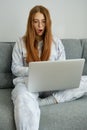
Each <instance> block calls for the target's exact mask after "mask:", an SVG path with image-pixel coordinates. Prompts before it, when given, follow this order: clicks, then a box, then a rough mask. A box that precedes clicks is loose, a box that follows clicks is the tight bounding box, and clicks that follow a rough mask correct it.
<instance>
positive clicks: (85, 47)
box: [81, 39, 87, 75]
mask: <svg viewBox="0 0 87 130" xmlns="http://www.w3.org/2000/svg"><path fill="white" fill-rule="evenodd" d="M81 41H82V47H83V52H82V57H83V58H85V65H84V70H83V74H84V75H87V39H82V40H81Z"/></svg>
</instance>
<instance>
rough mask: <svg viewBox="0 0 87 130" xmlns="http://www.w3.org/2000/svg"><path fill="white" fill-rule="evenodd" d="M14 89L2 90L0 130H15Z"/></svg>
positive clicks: (0, 95) (0, 93) (0, 98)
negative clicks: (12, 91) (12, 96)
mask: <svg viewBox="0 0 87 130" xmlns="http://www.w3.org/2000/svg"><path fill="white" fill-rule="evenodd" d="M11 90H12V89H0V130H15V125H14V117H13V104H12V100H11Z"/></svg>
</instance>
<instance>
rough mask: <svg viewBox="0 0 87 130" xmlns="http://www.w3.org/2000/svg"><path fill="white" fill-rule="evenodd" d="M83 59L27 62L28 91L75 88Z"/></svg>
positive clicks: (77, 84)
mask: <svg viewBox="0 0 87 130" xmlns="http://www.w3.org/2000/svg"><path fill="white" fill-rule="evenodd" d="M84 62H85V60H84V59H70V60H63V61H43V62H31V63H29V77H28V89H29V91H30V92H42V91H54V90H63V89H71V88H77V87H79V84H80V79H81V75H82V72H83V67H84Z"/></svg>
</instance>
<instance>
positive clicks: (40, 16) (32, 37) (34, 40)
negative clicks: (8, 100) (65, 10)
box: [12, 6, 83, 130]
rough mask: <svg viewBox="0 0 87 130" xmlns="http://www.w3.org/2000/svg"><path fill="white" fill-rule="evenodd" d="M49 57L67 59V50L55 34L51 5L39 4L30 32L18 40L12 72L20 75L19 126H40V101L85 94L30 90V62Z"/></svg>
mask: <svg viewBox="0 0 87 130" xmlns="http://www.w3.org/2000/svg"><path fill="white" fill-rule="evenodd" d="M48 60H50V61H55V60H65V50H64V46H63V44H62V42H61V40H60V39H58V38H56V37H53V35H52V32H51V18H50V14H49V11H48V9H47V8H45V7H43V6H35V7H33V8H32V9H31V11H30V13H29V17H28V22H27V28H26V33H25V35H24V36H23V37H22V38H19V40H18V41H17V42H16V44H15V46H14V48H13V53H12V72H13V74H14V75H15V76H16V78H15V79H14V80H13V83H14V85H15V88H14V89H13V91H12V100H13V103H14V116H15V123H16V128H17V130H38V129H39V121H40V109H39V105H47V104H53V103H58V102H65V101H71V100H74V99H76V98H79V97H81V96H82V95H83V93H82V92H81V91H78V90H73V91H70V90H65V91H62V92H55V93H54V92H53V93H52V92H46V93H30V92H29V91H28V89H27V85H26V84H27V78H28V64H29V62H31V61H48Z"/></svg>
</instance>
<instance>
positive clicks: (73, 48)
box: [0, 39, 87, 130]
mask: <svg viewBox="0 0 87 130" xmlns="http://www.w3.org/2000/svg"><path fill="white" fill-rule="evenodd" d="M62 42H63V44H64V47H65V51H66V57H67V59H76V58H82V57H83V58H85V60H86V62H85V66H84V70H83V75H87V39H62ZM13 46H14V42H0V130H16V128H15V123H14V116H13V115H14V112H13V103H12V101H11V91H12V89H13V87H14V86H13V84H12V79H13V75H12V73H11V69H10V68H11V54H12V49H13ZM39 129H40V130H87V96H84V97H83V98H80V99H78V100H75V101H72V102H67V103H60V104H57V105H56V104H55V105H50V106H43V107H41V120H40V128H39Z"/></svg>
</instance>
